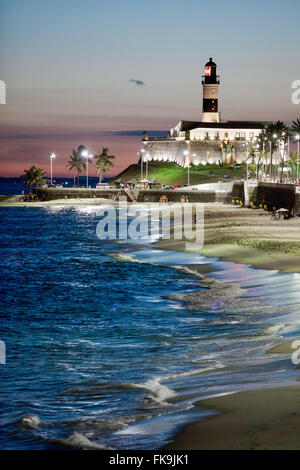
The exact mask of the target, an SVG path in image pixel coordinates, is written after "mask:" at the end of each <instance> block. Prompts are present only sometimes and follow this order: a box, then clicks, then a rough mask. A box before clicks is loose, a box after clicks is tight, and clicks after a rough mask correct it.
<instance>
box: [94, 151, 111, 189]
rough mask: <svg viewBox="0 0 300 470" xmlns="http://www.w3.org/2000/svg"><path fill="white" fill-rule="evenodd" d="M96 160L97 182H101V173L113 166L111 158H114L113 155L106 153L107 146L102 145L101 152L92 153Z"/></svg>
mask: <svg viewBox="0 0 300 470" xmlns="http://www.w3.org/2000/svg"><path fill="white" fill-rule="evenodd" d="M94 158H95V160H96V168H97V175H98V176H99V183H101V182H102V178H103V173H105V172H106V171H109V170H110V169H111V168H112V167H113V166H114V164H113V162H112V161H111V160H113V159H114V158H116V157H115V156H114V155H108V148H107V147H102V152H101V153H100V154H99V155H94Z"/></svg>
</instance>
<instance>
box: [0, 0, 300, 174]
mask: <svg viewBox="0 0 300 470" xmlns="http://www.w3.org/2000/svg"><path fill="white" fill-rule="evenodd" d="M16 6H17V8H16ZM155 7H159V10H157V8H155ZM0 12H1V19H0V25H1V33H0V39H1V41H0V60H1V63H2V64H3V67H2V70H1V77H0V79H1V80H4V82H5V83H6V86H7V100H6V104H5V105H0V126H1V130H0V140H1V154H0V160H1V170H0V175H1V176H3V177H9V176H11V177H15V176H19V175H20V174H22V173H23V171H24V169H25V168H28V167H29V166H31V165H36V166H39V167H41V168H43V169H44V170H45V171H46V172H47V173H48V172H49V166H50V164H49V157H48V154H49V153H51V152H54V153H55V154H56V155H57V159H56V161H55V164H54V165H53V172H54V173H53V174H54V175H55V176H57V177H67V176H69V175H70V173H69V172H68V171H67V169H66V168H65V165H66V161H67V159H68V156H69V155H70V154H71V152H72V149H73V148H76V147H77V146H78V145H80V144H83V145H85V146H87V147H88V148H89V151H90V152H91V153H92V154H97V153H99V149H101V148H102V147H108V148H109V153H110V154H113V155H115V156H116V160H115V165H114V169H113V171H112V172H111V173H108V174H107V175H106V176H110V175H116V174H118V173H119V172H120V171H122V170H123V169H125V168H126V167H127V166H128V165H129V164H131V163H137V161H138V157H137V152H138V151H139V150H140V148H141V145H142V140H141V137H140V136H139V135H135V134H136V133H138V132H142V131H144V130H146V131H151V130H159V129H169V128H171V127H173V126H174V125H175V124H176V123H177V122H178V121H179V120H195V121H197V120H200V119H201V100H202V87H201V76H202V74H203V71H204V64H205V63H206V61H207V60H208V58H209V57H210V56H212V57H213V59H214V60H215V61H216V63H217V65H218V73H219V75H220V78H221V85H220V100H219V102H220V111H221V116H222V121H226V120H254V121H277V120H282V121H284V122H285V123H286V124H287V125H288V124H290V123H291V122H292V121H293V120H295V119H296V118H297V117H298V116H299V114H300V111H299V107H298V106H295V105H294V104H293V103H292V101H291V94H292V89H291V84H292V82H293V81H294V80H297V79H299V66H298V62H297V60H296V58H297V57H298V55H299V53H298V50H297V47H298V46H297V45H298V37H297V27H298V25H297V18H298V17H299V13H300V5H299V3H298V2H297V1H296V0H288V1H287V2H286V4H285V8H284V9H283V8H282V5H281V3H280V2H279V1H275V2H274V1H271V0H265V1H264V2H263V4H262V3H261V2H258V1H257V0H255V1H253V2H251V8H250V7H248V6H246V5H241V4H240V2H238V1H236V0H231V1H229V2H226V5H224V2H222V1H221V0H218V1H217V2H216V4H215V9H214V15H213V17H212V15H211V7H210V6H209V5H207V4H206V3H204V2H197V1H196V0H189V2H187V3H186V4H185V5H182V4H181V2H179V1H177V0H176V1H172V2H171V1H166V2H164V3H163V4H161V3H159V2H156V1H154V2H152V4H151V5H147V4H145V5H143V6H142V8H141V5H140V2H137V0H133V1H131V2H129V3H128V2H126V4H124V2H121V1H120V0H114V1H112V2H110V4H109V5H107V4H105V3H103V2H97V1H95V0H87V1H86V2H85V3H84V4H82V3H81V2H79V1H78V0H74V1H73V2H72V6H70V3H69V2H68V1H67V0H63V1H58V0H54V1H53V2H51V4H47V3H43V8H39V2H38V1H37V0H29V1H27V2H26V4H19V3H18V5H16V0H10V1H8V0H2V1H1V3H0ZM245 15H247V22H245ZM185 16H187V18H188V20H189V21H184V20H183V18H184V17H185ZM65 18H68V22H69V23H70V24H71V25H72V27H71V28H66V22H65ZM153 24H155V26H156V29H155V34H154V33H153ZM254 26H255V27H254ZM76 30H77V31H81V30H82V31H83V32H84V34H76ZM212 30H213V34H212ZM232 31H234V34H228V32H232ZM278 31H280V36H279V37H278V34H277V33H278ZM237 39H238V40H237ZM279 39H280V40H279ZM92 171H94V169H93V170H92ZM91 176H94V175H93V174H91Z"/></svg>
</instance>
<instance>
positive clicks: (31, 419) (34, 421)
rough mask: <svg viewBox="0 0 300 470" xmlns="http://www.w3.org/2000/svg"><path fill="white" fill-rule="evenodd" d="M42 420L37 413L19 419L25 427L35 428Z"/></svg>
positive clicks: (22, 426)
mask: <svg viewBox="0 0 300 470" xmlns="http://www.w3.org/2000/svg"><path fill="white" fill-rule="evenodd" d="M40 424H41V420H40V418H39V417H38V416H36V415H24V416H22V418H20V419H19V421H18V425H19V426H20V427H21V428H23V429H35V428H37V427H38V426H40Z"/></svg>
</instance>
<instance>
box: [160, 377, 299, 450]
mask: <svg viewBox="0 0 300 470" xmlns="http://www.w3.org/2000/svg"><path fill="white" fill-rule="evenodd" d="M198 405H199V406H201V407H205V408H208V409H210V410H217V411H219V412H220V414H218V415H215V416H212V417H211V418H209V419H207V420H205V421H200V422H196V423H192V424H189V425H187V426H186V427H184V429H182V430H181V431H180V432H179V433H178V434H177V436H176V437H175V439H174V440H173V442H172V443H170V444H169V445H168V446H167V448H168V449H174V450H176V449H182V450H184V449H191V450H193V449H197V450H216V449H219V450H224V449H227V450H228V449H231V450H270V449H277V450H281V449H286V450H287V449H293V450H299V449H300V438H299V435H300V419H299V409H300V386H298V385H297V386H289V387H280V388H267V389H266V388H265V389H260V390H249V391H245V392H241V393H236V394H231V395H226V396H223V397H217V398H211V399H209V400H203V401H201V402H199V403H198Z"/></svg>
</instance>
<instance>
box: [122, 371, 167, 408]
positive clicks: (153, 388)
mask: <svg viewBox="0 0 300 470" xmlns="http://www.w3.org/2000/svg"><path fill="white" fill-rule="evenodd" d="M161 380H162V379H161V378H160V377H155V378H153V379H149V380H147V381H146V382H144V383H140V384H131V385H132V386H133V387H135V388H143V389H144V390H148V391H149V392H150V393H151V395H149V396H148V397H147V398H148V399H149V400H151V401H154V402H155V403H157V404H160V405H167V404H168V402H167V400H169V399H170V398H173V397H175V396H176V392H175V391H174V390H172V389H171V388H169V387H167V385H163V384H161V383H160V381H161Z"/></svg>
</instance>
